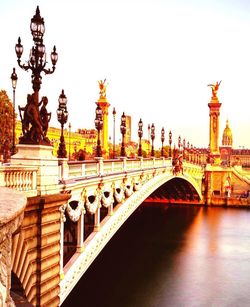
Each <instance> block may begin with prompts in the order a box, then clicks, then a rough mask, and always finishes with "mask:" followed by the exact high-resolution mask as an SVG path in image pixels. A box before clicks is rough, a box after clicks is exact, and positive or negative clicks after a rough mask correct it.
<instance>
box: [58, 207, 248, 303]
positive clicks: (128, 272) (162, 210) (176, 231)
mask: <svg viewBox="0 0 250 307" xmlns="http://www.w3.org/2000/svg"><path fill="white" fill-rule="evenodd" d="M62 306H63V307H67V306H74V307H76V306H81V307H168V306H170V307H172V306H174V307H175V306H177V307H193V306H204V307H211V306H212V307H223V306H230V307H244V306H250V210H247V209H231V208H230V209H226V208H214V207H213V208H204V207H195V206H176V205H171V206H166V205H160V206H159V205H153V204H152V205H146V206H144V207H141V208H139V209H138V210H137V211H136V212H135V213H134V214H133V215H132V216H131V217H130V218H129V220H128V221H127V222H126V223H125V224H124V225H123V226H122V228H121V229H120V230H119V231H118V233H117V234H116V235H115V236H114V237H113V239H112V240H111V241H110V242H109V243H108V245H107V246H106V247H105V249H104V250H103V251H102V253H101V254H100V255H99V256H98V258H97V259H96V260H95V262H94V263H93V264H92V266H91V267H90V268H89V269H88V270H87V272H86V273H85V274H84V276H83V277H82V279H81V280H80V281H79V283H78V285H77V286H76V287H75V288H74V290H73V291H72V293H71V294H70V296H69V297H68V298H67V299H66V300H65V302H64V304H63V305H62Z"/></svg>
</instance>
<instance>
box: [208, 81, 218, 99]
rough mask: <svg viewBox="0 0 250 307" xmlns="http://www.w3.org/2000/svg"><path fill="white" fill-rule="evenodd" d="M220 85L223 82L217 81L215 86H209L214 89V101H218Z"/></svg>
mask: <svg viewBox="0 0 250 307" xmlns="http://www.w3.org/2000/svg"><path fill="white" fill-rule="evenodd" d="M220 84H221V81H220V82H218V81H217V82H216V83H215V84H208V86H210V87H211V89H212V99H216V100H217V99H218V97H217V93H218V90H219V87H220Z"/></svg>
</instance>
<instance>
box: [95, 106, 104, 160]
mask: <svg viewBox="0 0 250 307" xmlns="http://www.w3.org/2000/svg"><path fill="white" fill-rule="evenodd" d="M95 128H96V130H97V146H96V157H101V156H102V147H101V140H100V131H101V130H102V128H103V117H102V108H101V107H100V105H99V103H98V104H97V107H96V110H95Z"/></svg>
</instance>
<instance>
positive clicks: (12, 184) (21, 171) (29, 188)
mask: <svg viewBox="0 0 250 307" xmlns="http://www.w3.org/2000/svg"><path fill="white" fill-rule="evenodd" d="M0 186H2V187H6V188H12V189H15V190H18V191H22V192H24V193H25V194H26V196H36V195H37V168H34V167H24V166H10V165H7V166H0Z"/></svg>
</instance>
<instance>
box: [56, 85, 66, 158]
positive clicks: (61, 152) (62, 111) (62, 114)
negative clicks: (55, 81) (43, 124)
mask: <svg viewBox="0 0 250 307" xmlns="http://www.w3.org/2000/svg"><path fill="white" fill-rule="evenodd" d="M58 102H59V106H58V109H57V111H56V113H57V120H58V121H59V123H60V124H61V136H60V144H59V149H58V151H57V157H58V158H66V156H67V151H66V146H65V141H64V135H63V127H64V124H66V123H67V120H68V111H67V97H66V96H65V94H64V90H62V93H61V94H60V96H59V99H58Z"/></svg>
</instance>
